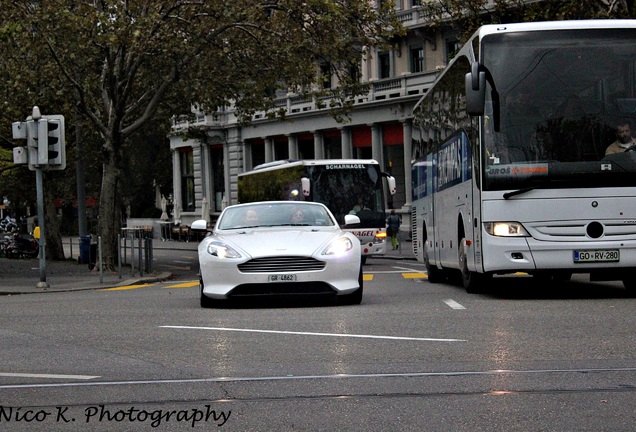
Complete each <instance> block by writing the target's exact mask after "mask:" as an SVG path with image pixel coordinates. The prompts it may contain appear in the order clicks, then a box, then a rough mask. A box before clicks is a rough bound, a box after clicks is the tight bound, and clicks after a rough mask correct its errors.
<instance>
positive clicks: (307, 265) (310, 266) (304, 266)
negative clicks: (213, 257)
mask: <svg viewBox="0 0 636 432" xmlns="http://www.w3.org/2000/svg"><path fill="white" fill-rule="evenodd" d="M323 268H325V263H324V262H323V261H319V260H317V259H315V258H311V257H297V256H280V257H267V258H255V259H253V260H250V261H248V262H245V263H243V264H239V266H238V269H239V271H241V272H242V273H274V272H297V271H315V270H322V269H323Z"/></svg>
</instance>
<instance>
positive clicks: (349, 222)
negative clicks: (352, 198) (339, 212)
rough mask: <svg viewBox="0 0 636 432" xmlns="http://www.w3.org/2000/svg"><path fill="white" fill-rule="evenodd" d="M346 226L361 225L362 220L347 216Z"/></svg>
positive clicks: (345, 218) (354, 216)
mask: <svg viewBox="0 0 636 432" xmlns="http://www.w3.org/2000/svg"><path fill="white" fill-rule="evenodd" d="M344 220H345V225H356V224H359V223H360V218H359V217H358V216H356V215H349V214H348V215H345V217H344Z"/></svg>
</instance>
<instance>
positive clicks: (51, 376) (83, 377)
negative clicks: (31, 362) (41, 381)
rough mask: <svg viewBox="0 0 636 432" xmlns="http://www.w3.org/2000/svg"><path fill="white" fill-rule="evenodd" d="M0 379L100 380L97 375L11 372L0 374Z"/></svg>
mask: <svg viewBox="0 0 636 432" xmlns="http://www.w3.org/2000/svg"><path fill="white" fill-rule="evenodd" d="M0 377H15V378H49V379H80V380H90V379H95V378H101V377H100V376H99V375H95V376H90V375H56V374H33V373H12V372H0Z"/></svg>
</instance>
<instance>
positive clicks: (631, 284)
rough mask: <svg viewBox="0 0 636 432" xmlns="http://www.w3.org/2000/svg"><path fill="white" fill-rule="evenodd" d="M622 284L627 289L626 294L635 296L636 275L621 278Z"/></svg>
mask: <svg viewBox="0 0 636 432" xmlns="http://www.w3.org/2000/svg"><path fill="white" fill-rule="evenodd" d="M623 286H624V287H625V290H627V294H629V295H630V296H631V297H636V277H632V278H629V279H623Z"/></svg>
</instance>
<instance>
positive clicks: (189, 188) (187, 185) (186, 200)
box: [179, 148, 194, 211]
mask: <svg viewBox="0 0 636 432" xmlns="http://www.w3.org/2000/svg"><path fill="white" fill-rule="evenodd" d="M179 156H180V158H181V161H180V162H181V208H182V209H183V211H194V157H193V154H192V149H191V148H188V149H182V150H181V153H180V154H179Z"/></svg>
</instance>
